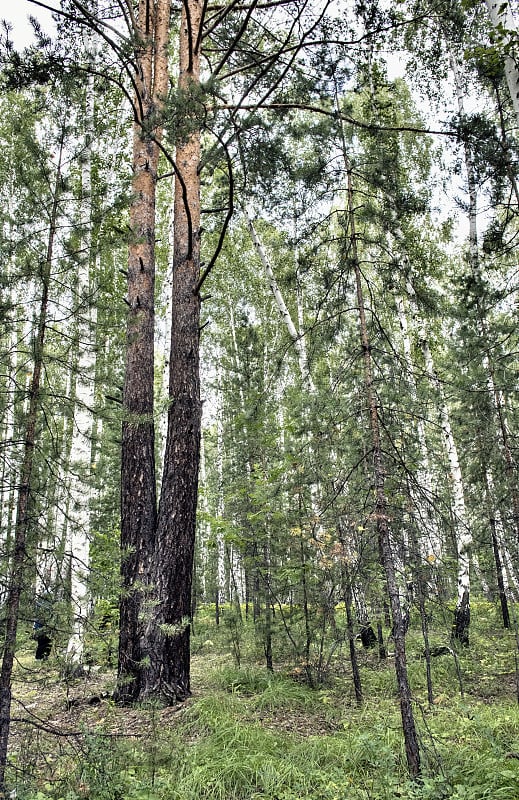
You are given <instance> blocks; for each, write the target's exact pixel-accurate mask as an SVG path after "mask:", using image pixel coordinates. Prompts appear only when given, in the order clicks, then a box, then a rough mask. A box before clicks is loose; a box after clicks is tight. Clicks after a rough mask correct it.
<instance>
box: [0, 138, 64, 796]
mask: <svg viewBox="0 0 519 800" xmlns="http://www.w3.org/2000/svg"><path fill="white" fill-rule="evenodd" d="M63 140H64V130H63V131H62V138H61V142H60V150H59V158H58V165H57V168H56V181H55V186H54V197H53V201H52V209H51V213H50V220H49V237H48V242H47V253H46V256H45V261H44V263H43V266H42V272H41V283H42V294H41V300H40V309H39V318H38V327H37V331H36V336H35V340H34V368H33V373H32V378H31V382H30V387H29V407H28V410H27V418H26V423H25V444H24V453H23V460H22V464H21V469H20V483H19V489H18V502H17V509H16V524H15V531H14V549H13V554H12V559H11V569H10V578H9V587H8V593H7V602H6V632H5V642H4V649H3V656H2V666H1V669H0V794H1V795H5V794H6V793H5V770H6V765H7V746H8V741H9V730H10V725H11V698H12V689H11V680H12V674H13V664H14V653H15V648H16V635H17V632H18V619H19V611H20V599H21V596H22V592H23V590H24V588H25V585H26V578H27V570H28V566H29V561H28V556H29V553H28V549H29V547H30V545H31V542H30V532H31V530H30V529H31V513H30V512H31V501H32V496H31V492H32V481H33V475H34V450H35V444H36V435H37V424H38V412H39V408H40V398H41V384H42V369H43V361H44V345H45V336H46V332H47V314H48V305H49V284H50V276H51V268H52V260H53V257H54V243H55V238H56V229H57V222H58V216H59V198H60V187H61V183H62V181H61V158H62V152H63Z"/></svg>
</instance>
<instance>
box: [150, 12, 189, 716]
mask: <svg viewBox="0 0 519 800" xmlns="http://www.w3.org/2000/svg"><path fill="white" fill-rule="evenodd" d="M201 13H202V6H201V4H200V2H199V0H188V3H186V4H184V6H183V7H182V17H181V22H180V46H179V53H180V64H179V66H180V73H179V81H178V85H179V88H180V89H182V90H184V91H185V92H189V91H190V90H192V89H193V88H195V89H196V86H197V85H198V83H199V69H200V66H199V60H200V57H199V52H198V50H197V46H196V42H197V38H198V30H199V27H200V22H201ZM199 166H200V134H199V132H198V131H195V132H193V133H191V135H190V136H188V137H187V139H186V140H185V141H182V142H180V143H179V144H178V145H177V152H176V168H177V170H178V172H179V173H180V177H179V175H178V174H177V177H176V180H175V209H174V252H173V287H172V324H171V351H170V376H169V397H170V406H169V410H168V431H167V439H166V450H165V455H164V472H163V476H162V486H161V496H160V504H159V513H158V522H157V534H156V549H155V556H154V573H153V580H152V584H153V588H152V599H153V608H152V611H151V612H150V619H149V621H148V624H147V629H146V640H145V648H146V657H147V663H146V666H145V667H144V669H143V675H142V677H143V684H142V691H141V697H149V696H153V697H154V698H157V699H160V700H162V701H163V702H166V703H173V702H175V701H177V700H184V699H185V698H186V697H187V696H188V695H189V694H190V691H191V689H190V632H191V625H190V609H191V585H192V572H193V558H194V546H195V530H196V505H197V494H198V465H199V458H200V425H201V402H200V377H199V338H200V298H199V295H198V291H197V286H198V281H199V278H200V177H199Z"/></svg>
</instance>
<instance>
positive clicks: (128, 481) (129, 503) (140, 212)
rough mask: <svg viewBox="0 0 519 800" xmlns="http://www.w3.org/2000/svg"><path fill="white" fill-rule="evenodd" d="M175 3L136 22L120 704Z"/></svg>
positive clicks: (137, 548) (146, 529)
mask: <svg viewBox="0 0 519 800" xmlns="http://www.w3.org/2000/svg"><path fill="white" fill-rule="evenodd" d="M169 16H170V2H169V0H156V1H155V2H150V0H139V6H138V15H137V18H136V21H135V25H136V30H135V36H136V41H135V58H136V62H137V67H138V72H137V77H136V80H135V86H136V93H135V99H134V102H135V112H136V120H135V123H134V129H133V181H132V195H133V201H132V204H131V207H130V228H131V236H132V240H131V242H130V246H129V253H128V295H127V298H126V302H127V305H128V320H127V345H126V372H125V380H124V388H123V425H122V458H121V548H122V559H123V560H122V566H121V582H122V594H121V601H120V637H119V669H118V688H117V692H116V697H117V699H118V700H119V701H122V702H129V701H131V700H135V699H137V698H138V697H139V694H140V690H141V675H142V668H143V664H142V659H143V654H142V638H143V634H144V630H143V628H144V619H143V600H144V598H145V596H146V588H147V586H148V585H149V580H150V575H149V564H150V563H151V561H152V558H153V553H154V546H155V531H156V524H157V508H156V479H155V453H154V449H155V428H154V420H153V411H154V408H153V394H154V326H155V321H154V317H155V198H156V186H157V167H158V158H159V147H158V143H157V142H158V140H160V138H161V135H162V127H161V122H160V116H161V111H162V107H163V103H164V98H165V96H166V94H167V91H168V55H167V46H168V34H169Z"/></svg>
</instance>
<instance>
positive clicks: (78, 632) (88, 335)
mask: <svg viewBox="0 0 519 800" xmlns="http://www.w3.org/2000/svg"><path fill="white" fill-rule="evenodd" d="M94 55H95V44H94V43H93V42H90V43H89V51H88V56H89V61H90V62H93V60H94ZM84 125H85V139H84V148H83V153H82V162H81V169H82V180H81V184H82V185H81V192H82V197H81V204H80V225H81V230H82V235H81V251H82V252H81V255H80V261H79V265H78V278H77V297H78V303H79V308H78V311H79V322H78V328H77V346H78V359H77V380H76V383H75V391H74V392H73V393H72V399H73V402H74V408H73V411H72V414H73V422H74V425H73V431H72V443H71V448H70V460H69V464H70V466H71V470H72V479H71V484H70V516H69V521H68V542H67V544H68V551H69V558H70V561H71V588H70V599H71V605H72V616H73V630H72V635H71V636H70V639H69V642H68V645H67V658H68V659H69V660H70V661H71V662H73V663H74V664H76V665H80V664H81V663H82V661H83V652H84V633H85V624H86V618H87V615H88V604H89V596H88V586H87V573H88V570H89V567H90V496H91V486H90V483H91V464H92V429H93V408H94V387H95V348H94V340H95V335H94V331H93V326H94V323H95V310H94V308H93V307H92V297H93V291H92V288H93V275H92V274H91V265H92V264H93V263H95V260H94V259H93V258H92V256H93V253H92V175H91V171H92V142H93V138H94V75H93V73H89V74H88V75H87V81H86V92H85V109H84ZM85 487H87V489H88V490H87V491H86V492H85Z"/></svg>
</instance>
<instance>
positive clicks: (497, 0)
mask: <svg viewBox="0 0 519 800" xmlns="http://www.w3.org/2000/svg"><path fill="white" fill-rule="evenodd" d="M485 4H486V7H487V10H488V13H489V16H490V21H491V23H492V26H493V28H494V29H495V30H496V31H498V33H499V36H500V37H501V36H502V42H503V48H504V50H505V51H506V54H505V56H504V61H505V77H506V82H507V85H508V90H509V92H510V98H511V100H512V106H513V109H514V111H515V116H516V119H517V125H518V127H519V52H518V51H519V46H518V44H517V42H518V33H519V31H518V28H517V24H516V21H515V18H514V15H513V13H512V8H511V6H510V3H509V2H508V0H485Z"/></svg>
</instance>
